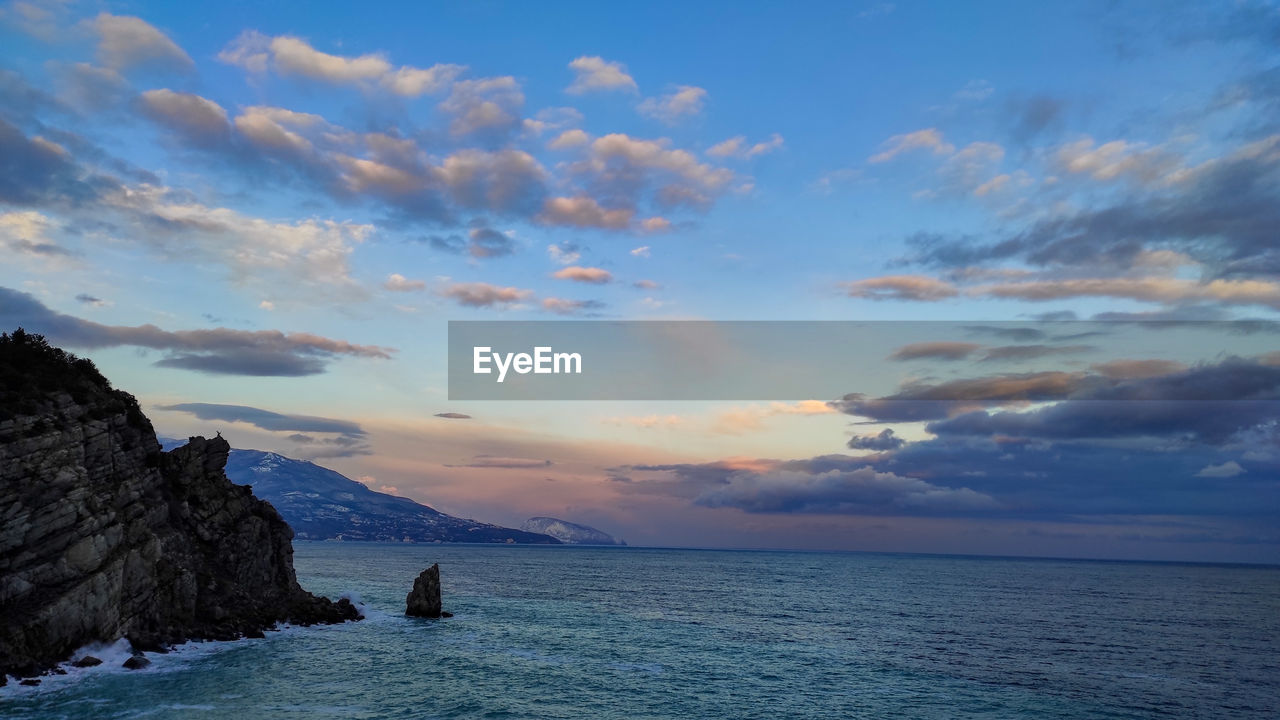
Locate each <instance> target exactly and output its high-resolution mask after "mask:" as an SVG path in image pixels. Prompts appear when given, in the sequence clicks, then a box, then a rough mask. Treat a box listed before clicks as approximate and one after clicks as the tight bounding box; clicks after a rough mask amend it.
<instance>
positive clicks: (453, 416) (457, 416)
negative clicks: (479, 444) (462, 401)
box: [435, 412, 471, 420]
mask: <svg viewBox="0 0 1280 720" xmlns="http://www.w3.org/2000/svg"><path fill="white" fill-rule="evenodd" d="M435 416H436V417H438V418H444V419H446V420H470V419H471V416H470V415H464V414H462V413H456V412H442V413H436V415H435Z"/></svg>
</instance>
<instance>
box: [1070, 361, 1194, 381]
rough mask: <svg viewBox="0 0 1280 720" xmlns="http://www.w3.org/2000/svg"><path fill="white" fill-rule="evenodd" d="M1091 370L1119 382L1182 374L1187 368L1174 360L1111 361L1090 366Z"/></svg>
mask: <svg viewBox="0 0 1280 720" xmlns="http://www.w3.org/2000/svg"><path fill="white" fill-rule="evenodd" d="M1089 369H1090V370H1092V371H1093V372H1096V373H1098V374H1099V375H1102V376H1104V377H1108V378H1114V379H1117V380H1134V379H1137V378H1148V377H1157V376H1159V375H1172V374H1173V373H1176V372H1182V371H1184V370H1186V369H1187V366H1186V365H1185V364H1183V363H1180V362H1174V361H1172V360H1109V361H1107V362H1103V363H1097V364H1094V365H1090V366H1089Z"/></svg>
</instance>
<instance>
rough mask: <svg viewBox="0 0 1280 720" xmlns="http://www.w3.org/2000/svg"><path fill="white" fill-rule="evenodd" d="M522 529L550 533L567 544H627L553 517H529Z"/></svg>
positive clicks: (588, 528)
mask: <svg viewBox="0 0 1280 720" xmlns="http://www.w3.org/2000/svg"><path fill="white" fill-rule="evenodd" d="M520 529H521V530H527V531H528V532H535V533H543V534H546V535H550V536H551V537H553V538H555V539H557V540H559V541H560V542H562V543H565V544H567V545H626V543H625V542H623V541H621V540H619V539H617V538H615V537H613V536H612V535H610V534H608V533H605V532H601V531H599V530H597V529H595V528H593V527H587V526H586V525H579V524H577V523H571V522H569V521H568V520H560V519H558V518H552V517H532V518H529V519H528V520H525V521H524V524H523V525H521V526H520Z"/></svg>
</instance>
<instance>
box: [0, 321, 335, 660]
mask: <svg viewBox="0 0 1280 720" xmlns="http://www.w3.org/2000/svg"><path fill="white" fill-rule="evenodd" d="M230 451H231V447H230V445H228V444H227V441H226V440H224V439H222V437H220V436H219V437H216V438H212V439H206V438H202V437H193V438H191V439H190V440H189V442H188V443H187V444H186V445H185V446H183V447H180V448H177V449H175V450H172V451H170V452H167V453H166V452H162V451H161V448H160V444H159V442H158V441H157V440H156V434H155V431H154V430H153V429H152V426H151V422H150V421H149V420H148V419H147V418H146V416H145V415H143V413H142V410H141V409H140V408H139V407H138V403H137V402H136V401H135V400H134V399H133V397H132V396H131V395H129V394H127V393H124V392H121V391H119V390H115V389H113V388H112V387H111V385H110V383H108V382H107V379H106V378H104V377H103V376H102V374H101V373H99V372H98V370H97V368H95V367H94V365H93V363H92V362H90V361H88V360H84V359H79V358H76V357H75V356H74V355H71V354H69V353H66V352H63V351H62V350H59V349H57V348H54V347H50V346H49V345H48V344H47V343H45V341H44V339H43V338H41V337H40V336H38V335H29V334H26V333H23V332H21V331H18V332H15V333H14V334H13V335H12V336H9V335H0V675H3V674H6V673H8V674H13V675H22V676H30V675H35V674H38V673H39V672H40V671H41V670H44V669H47V668H49V667H51V666H53V665H54V664H55V663H57V662H58V661H60V660H63V659H64V658H66V657H68V656H69V655H70V654H71V653H72V652H73V651H74V650H75V649H76V648H78V647H83V646H84V645H87V644H89V643H94V642H112V641H114V640H116V639H118V638H121V637H124V638H127V639H128V640H129V642H130V643H131V644H132V645H133V647H134V648H135V649H136V650H140V651H151V650H161V649H163V648H165V647H166V646H168V645H171V644H175V643H180V642H183V641H186V640H189V639H202V638H210V639H212V638H219V639H230V638H236V637H240V636H242V635H243V634H245V633H247V632H249V631H252V630H261V629H263V628H268V627H271V626H273V625H275V624H276V623H279V622H291V623H297V624H301V623H334V622H343V621H346V620H354V619H358V617H359V612H358V611H357V610H356V608H355V607H354V606H352V605H351V604H350V603H334V602H332V601H330V600H328V599H326V598H323V597H316V596H314V595H312V594H311V593H309V592H307V591H305V590H303V589H302V588H301V587H300V586H299V585H298V581H297V579H296V577H295V575H294V570H293V545H292V542H291V540H292V538H293V531H292V530H291V529H290V528H289V526H288V525H287V524H286V523H285V521H284V520H283V519H282V518H281V517H280V515H279V513H277V512H276V511H275V508H273V507H271V505H270V504H268V503H266V502H264V501H262V500H259V499H258V498H256V497H254V496H253V492H252V490H250V488H248V487H244V486H239V485H233V484H232V483H231V482H230V481H229V480H227V478H226V476H225V475H224V474H223V467H224V466H225V465H226V462H227V454H228V453H229V452H230Z"/></svg>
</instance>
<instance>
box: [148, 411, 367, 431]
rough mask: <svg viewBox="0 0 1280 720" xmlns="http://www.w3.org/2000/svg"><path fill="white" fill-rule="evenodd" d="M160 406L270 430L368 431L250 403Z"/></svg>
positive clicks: (208, 418)
mask: <svg viewBox="0 0 1280 720" xmlns="http://www.w3.org/2000/svg"><path fill="white" fill-rule="evenodd" d="M159 409H160V410H168V411H171V412H185V413H190V414H191V415H194V416H196V417H197V418H199V419H201V420H223V421H226V422H242V423H248V424H250V425H253V426H254V427H258V428H261V429H263V430H269V431H271V432H301V433H336V434H339V435H347V436H351V437H362V436H364V434H365V431H364V429H363V428H361V427H360V425H359V424H358V423H354V422H350V421H348V420H335V419H333V418H325V417H315V416H311V415H285V414H281V413H277V412H272V411H270V410H263V409H261V408H256V407H249V406H247V405H219V404H215V403H177V404H174V405H161V406H159Z"/></svg>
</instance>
